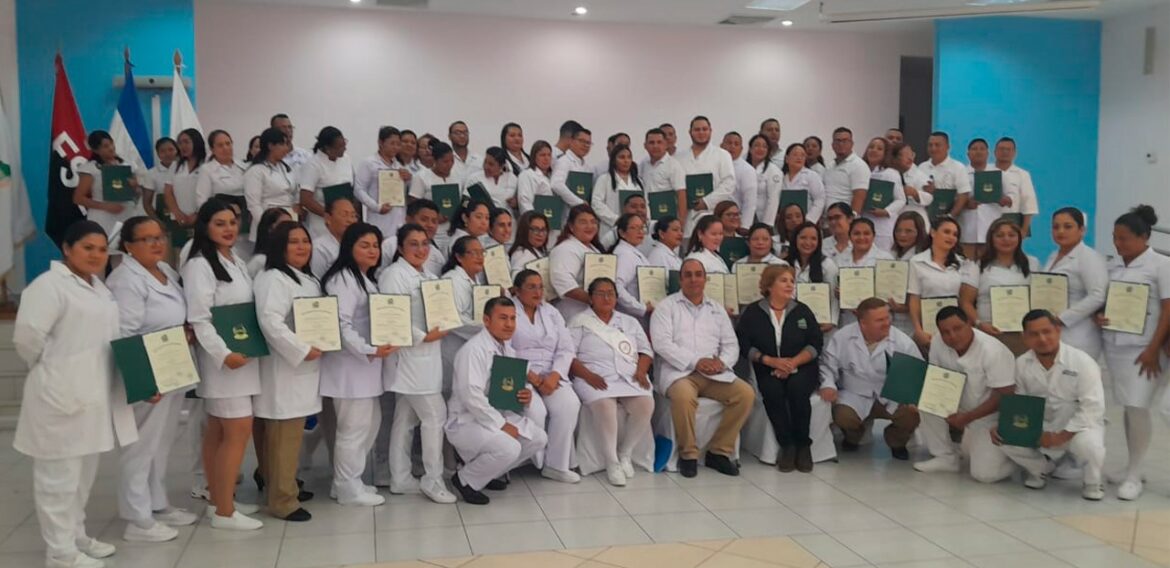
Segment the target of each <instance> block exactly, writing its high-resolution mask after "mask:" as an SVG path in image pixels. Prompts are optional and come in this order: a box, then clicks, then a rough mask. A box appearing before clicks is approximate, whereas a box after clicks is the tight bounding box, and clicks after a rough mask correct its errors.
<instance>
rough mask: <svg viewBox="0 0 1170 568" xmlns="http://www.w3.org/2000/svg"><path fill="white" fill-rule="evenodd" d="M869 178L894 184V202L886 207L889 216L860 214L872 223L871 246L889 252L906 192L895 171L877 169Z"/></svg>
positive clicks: (900, 176) (904, 204) (903, 205)
mask: <svg viewBox="0 0 1170 568" xmlns="http://www.w3.org/2000/svg"><path fill="white" fill-rule="evenodd" d="M870 177H871V178H872V179H880V180H884V181H888V182H890V183H892V184H894V200H893V201H891V202H890V204H889V205H887V206H886V213H889V216H887V217H878V216H876V215H874V214H873V213H871V212H869V211H865V212H863V213H862V214H861V216H862V217H865V218H866V219H869V220H870V221H873V231H874V239H873V246H874V247H875V248H880V249H884V250H889V249H890V247H892V246H893V245H894V225H895V224H896V223H897V222H898V214H899V213H901V212H902V208H903V207H905V206H906V190H905V189H904V188H903V187H902V175H901V174H899V173H898V171H897V170H894V169H890V168H878V169H875V170H874V171H873V173H872V174H871V176H870Z"/></svg>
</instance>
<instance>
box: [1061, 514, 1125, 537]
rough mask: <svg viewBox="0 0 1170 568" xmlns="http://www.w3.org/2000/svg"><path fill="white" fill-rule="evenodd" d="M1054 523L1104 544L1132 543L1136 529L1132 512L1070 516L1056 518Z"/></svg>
mask: <svg viewBox="0 0 1170 568" xmlns="http://www.w3.org/2000/svg"><path fill="white" fill-rule="evenodd" d="M1056 521H1057V522H1059V523H1061V524H1063V525H1066V526H1070V527H1072V528H1074V529H1077V530H1078V531H1081V532H1083V533H1085V534H1087V535H1090V536H1095V537H1097V538H1099V539H1101V540H1103V541H1105V542H1108V543H1111V544H1114V543H1115V544H1124V545H1129V544H1130V543H1131V542H1133V538H1134V532H1135V530H1136V527H1137V521H1136V520H1135V516H1134V514H1133V513H1132V512H1124V513H1117V514H1109V515H1071V516H1067V517H1056Z"/></svg>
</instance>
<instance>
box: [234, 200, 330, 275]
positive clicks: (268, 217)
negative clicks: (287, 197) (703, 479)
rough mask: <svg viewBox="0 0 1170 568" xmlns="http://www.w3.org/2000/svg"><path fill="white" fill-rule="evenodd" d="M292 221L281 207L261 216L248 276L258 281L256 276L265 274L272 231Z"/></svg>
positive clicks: (249, 260)
mask: <svg viewBox="0 0 1170 568" xmlns="http://www.w3.org/2000/svg"><path fill="white" fill-rule="evenodd" d="M292 220H293V219H292V215H289V212H288V211H287V210H285V209H284V208H280V207H277V208H274V209H269V210H267V211H265V212H264V214H263V215H261V216H260V222H259V223H256V231H255V233H256V235H255V236H256V245H255V247H253V248H252V258H250V259H248V276H251V277H252V280H256V276H257V275H259V274H260V273H261V272H264V266H265V265H266V264H268V252H267V251H268V238H269V235H271V234H272V230H273V229H275V228H276V226H277V225H279V224H281V223H284V222H286V221H287V222H292ZM311 246H312V245H310V247H311ZM322 272H324V271H322Z"/></svg>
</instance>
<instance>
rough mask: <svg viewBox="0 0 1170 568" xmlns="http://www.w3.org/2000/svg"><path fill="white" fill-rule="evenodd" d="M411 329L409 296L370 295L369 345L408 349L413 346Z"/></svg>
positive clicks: (412, 331)
mask: <svg viewBox="0 0 1170 568" xmlns="http://www.w3.org/2000/svg"><path fill="white" fill-rule="evenodd" d="M425 284H426V283H425V282H424V285H425ZM411 327H412V326H411V320H410V295H408V294H370V344H371V345H393V346H395V347H410V346H411V345H414V330H413V329H411Z"/></svg>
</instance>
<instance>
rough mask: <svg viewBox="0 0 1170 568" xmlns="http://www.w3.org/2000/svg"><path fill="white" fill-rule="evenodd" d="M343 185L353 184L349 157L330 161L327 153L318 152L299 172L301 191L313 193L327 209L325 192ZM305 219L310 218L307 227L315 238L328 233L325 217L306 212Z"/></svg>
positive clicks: (316, 199) (298, 180) (315, 198)
mask: <svg viewBox="0 0 1170 568" xmlns="http://www.w3.org/2000/svg"><path fill="white" fill-rule="evenodd" d="M343 183H348V184H352V183H353V163H352V162H350V160H349V156H341V157H340V158H337V159H336V160H330V159H329V157H328V156H326V155H325V152H321V151H318V152H317V153H316V154H314V155H313V157H312V158H310V159H309V161H307V162H305V163H304V164H303V165H302V166H301V169H300V171H299V172H297V184H298V185H299V186H300V189H301V191H311V192H313V199H314V200H315V201H316V202H317V203H318V204H319V205H321V207H325V192H324V191H323V190H324V189H325V188H326V187H331V186H334V185H340V184H343ZM298 196H299V194H298ZM298 201H299V199H298ZM305 217H308V219H307V221H308V222H307V223H306V226H307V227H308V228H309V233H310V234H311V235H313V236H314V237H318V236H320V235H323V234H325V233H327V232H328V230H327V229H326V228H325V218H324V217H321V216H320V215H317V214H315V213H310V212H309V211H308V210H306V211H305Z"/></svg>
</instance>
